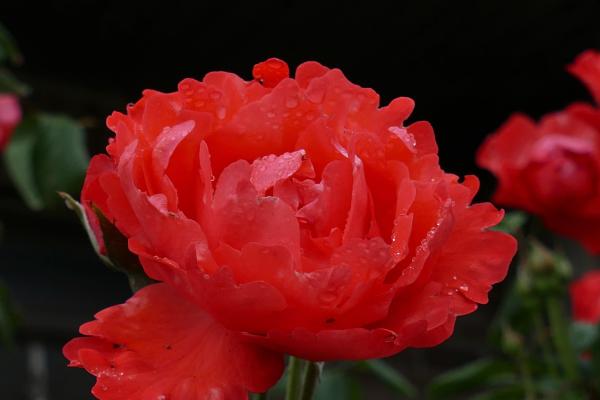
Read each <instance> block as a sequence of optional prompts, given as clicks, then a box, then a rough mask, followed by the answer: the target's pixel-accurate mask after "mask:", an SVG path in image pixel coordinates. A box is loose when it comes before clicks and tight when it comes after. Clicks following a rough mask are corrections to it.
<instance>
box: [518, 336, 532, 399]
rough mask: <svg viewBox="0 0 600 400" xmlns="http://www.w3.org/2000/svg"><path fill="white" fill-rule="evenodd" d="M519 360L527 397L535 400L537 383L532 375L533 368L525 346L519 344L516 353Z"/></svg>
mask: <svg viewBox="0 0 600 400" xmlns="http://www.w3.org/2000/svg"><path fill="white" fill-rule="evenodd" d="M516 358H517V362H518V363H519V369H520V370H521V379H522V380H523V390H524V391H525V399H527V400H535V399H536V397H537V396H536V394H535V392H536V390H535V384H534V383H533V378H532V376H531V368H530V366H529V361H528V358H527V354H526V353H525V349H524V348H523V346H519V348H518V349H517V354H516Z"/></svg>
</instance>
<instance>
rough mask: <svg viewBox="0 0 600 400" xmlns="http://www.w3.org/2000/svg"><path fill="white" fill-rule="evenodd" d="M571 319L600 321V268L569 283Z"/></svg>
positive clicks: (594, 322)
mask: <svg viewBox="0 0 600 400" xmlns="http://www.w3.org/2000/svg"><path fill="white" fill-rule="evenodd" d="M570 292H571V305H572V308H573V319H574V320H576V321H580V322H587V323H590V324H596V323H598V322H600V270H596V271H590V272H588V273H586V274H585V275H583V276H582V277H581V278H579V279H578V280H576V281H575V282H573V283H571V287H570Z"/></svg>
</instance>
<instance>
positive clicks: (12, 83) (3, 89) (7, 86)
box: [0, 68, 31, 96]
mask: <svg viewBox="0 0 600 400" xmlns="http://www.w3.org/2000/svg"><path fill="white" fill-rule="evenodd" d="M30 91H31V90H30V89H29V87H28V86H27V85H25V84H24V83H23V82H21V81H19V80H18V79H17V78H16V77H15V76H14V75H13V74H12V73H11V72H10V71H9V70H7V69H6V68H0V93H16V94H18V95H19V96H26V95H28V94H29V92H30Z"/></svg>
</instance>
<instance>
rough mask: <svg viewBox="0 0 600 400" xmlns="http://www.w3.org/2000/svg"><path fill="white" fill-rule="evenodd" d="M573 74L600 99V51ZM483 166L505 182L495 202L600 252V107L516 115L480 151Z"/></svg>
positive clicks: (585, 58) (575, 66) (578, 62)
mask: <svg viewBox="0 0 600 400" xmlns="http://www.w3.org/2000/svg"><path fill="white" fill-rule="evenodd" d="M569 70H570V71H571V72H572V73H574V74H575V75H576V76H577V77H579V78H580V79H581V80H582V81H584V82H585V83H586V84H587V86H588V87H589V89H590V91H591V92H592V94H593V95H594V96H595V97H596V100H597V101H600V97H599V95H600V53H599V52H595V51H587V52H585V53H583V54H582V55H580V56H579V57H578V58H577V59H576V60H575V62H574V63H573V65H571V66H570V67H569ZM477 162H478V164H479V165H480V166H482V167H483V168H486V169H488V170H490V171H491V172H492V173H494V175H496V177H497V178H498V181H499V186H498V189H497V191H496V193H495V201H497V202H498V203H499V204H502V205H506V206H511V207H516V208H522V209H524V210H527V211H529V212H531V213H533V214H536V215H539V216H540V217H541V218H542V219H543V221H544V223H545V224H546V225H547V226H548V227H549V228H550V229H553V230H555V231H556V232H559V233H562V234H564V235H567V236H570V237H572V238H575V239H577V240H579V241H581V243H582V244H583V245H584V246H585V247H586V248H587V249H588V250H589V251H591V252H594V253H599V252H600V109H599V108H597V107H595V106H592V105H589V104H584V103H575V104H573V105H571V106H569V107H567V108H566V109H565V110H563V111H559V112H556V113H552V114H548V115H546V116H544V117H543V118H542V119H541V120H540V121H539V122H538V123H536V122H534V121H533V120H531V119H530V118H529V117H527V116H525V115H522V114H516V115H513V116H512V117H511V118H509V120H508V121H507V122H505V123H504V125H503V126H502V127H500V129H499V130H498V131H497V132H495V133H494V134H492V135H491V136H489V137H488V138H487V139H486V141H485V142H484V143H483V145H482V146H481V148H480V149H479V152H478V155H477Z"/></svg>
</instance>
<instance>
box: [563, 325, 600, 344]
mask: <svg viewBox="0 0 600 400" xmlns="http://www.w3.org/2000/svg"><path fill="white" fill-rule="evenodd" d="M569 336H570V339H571V344H572V345H573V348H574V349H575V350H577V351H584V350H588V349H590V347H592V345H593V344H594V343H595V342H596V340H598V339H599V338H600V329H599V327H598V325H592V324H586V323H582V322H573V323H572V324H571V327H570V330H569Z"/></svg>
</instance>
